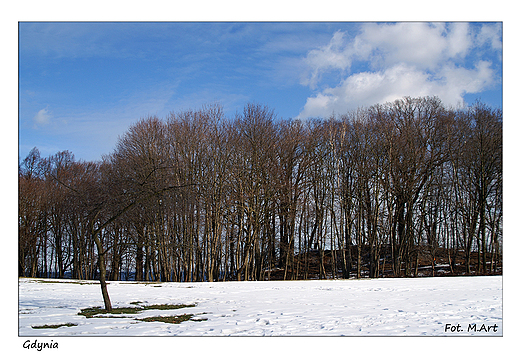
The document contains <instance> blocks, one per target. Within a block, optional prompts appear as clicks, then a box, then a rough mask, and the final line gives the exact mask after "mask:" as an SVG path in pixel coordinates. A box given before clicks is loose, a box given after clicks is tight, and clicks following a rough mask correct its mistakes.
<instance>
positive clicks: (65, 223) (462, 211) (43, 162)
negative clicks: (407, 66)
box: [18, 97, 502, 303]
mask: <svg viewBox="0 0 520 358" xmlns="http://www.w3.org/2000/svg"><path fill="white" fill-rule="evenodd" d="M18 243H19V250H18V254H19V260H18V262H19V268H18V273H19V275H20V276H30V277H60V278H61V277H65V276H66V275H67V277H69V276H70V277H72V278H78V279H97V278H99V279H101V281H102V282H101V284H102V285H103V284H104V282H105V279H107V280H121V279H135V280H161V281H217V280H221V281H224V280H265V279H270V278H274V277H277V278H283V279H300V278H303V279H305V278H310V276H311V269H312V268H313V267H318V272H317V275H318V277H320V278H326V277H332V278H350V277H351V276H356V277H362V276H369V277H379V276H382V275H383V274H385V275H392V276H396V277H402V276H415V275H417V269H418V260H419V256H420V255H422V256H424V255H426V257H429V258H430V259H431V263H432V265H434V262H435V258H436V256H437V255H438V253H439V252H440V251H441V250H442V252H444V253H447V254H448V257H449V267H448V268H447V269H448V270H451V271H452V272H455V271H456V264H457V262H463V265H464V271H465V272H466V273H477V274H488V273H492V272H494V271H495V270H496V268H497V266H498V265H500V263H501V258H502V112H501V111H500V110H498V109H492V108H489V107H487V106H486V105H484V104H482V103H476V104H474V105H473V106H470V107H466V108H463V109H449V108H446V107H445V106H443V105H442V103H441V102H440V100H439V99H438V98H435V97H434V98H431V97H427V98H403V99H401V100H397V101H395V102H392V103H386V104H381V105H376V106H372V107H369V108H360V109H358V110H356V111H353V112H350V113H346V114H343V115H341V116H334V117H331V118H328V119H309V120H305V121H302V120H296V119H293V120H283V119H279V118H277V117H276V115H275V114H274V112H273V111H272V110H271V109H269V108H268V107H265V106H261V105H257V104H248V105H246V106H245V108H244V110H243V112H242V113H239V114H237V115H236V116H235V117H234V118H226V116H225V115H224V113H223V110H222V108H221V107H220V106H218V105H215V106H208V107H203V108H202V109H199V110H195V111H185V112H180V113H171V114H170V115H169V116H168V117H167V118H166V119H159V118H157V117H148V118H145V119H142V120H140V121H138V122H137V123H135V124H134V125H132V126H131V127H130V128H129V129H128V131H127V132H126V133H124V134H123V135H122V136H121V137H120V138H119V140H118V142H117V145H116V147H115V149H114V150H113V152H111V153H110V154H108V155H106V156H104V157H103V158H102V160H101V161H98V162H85V161H78V160H75V158H74V155H73V154H72V153H70V152H68V151H64V152H59V153H57V154H55V155H53V156H50V157H47V158H43V157H41V155H40V153H39V151H38V150H37V149H36V148H35V149H33V150H32V151H31V152H30V153H29V155H28V156H27V157H26V158H25V159H24V160H23V161H21V163H20V165H19V240H18ZM475 255H476V259H475V258H472V257H474V256H475ZM313 260H314V261H313ZM316 260H317V261H316ZM326 260H328V261H327V263H328V264H327V265H325V262H326ZM280 275H281V276H280ZM105 291H106V290H105ZM106 299H107V300H108V296H107V297H106ZM105 303H107V302H106V301H105Z"/></svg>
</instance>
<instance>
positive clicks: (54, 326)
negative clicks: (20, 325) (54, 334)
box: [31, 323, 77, 329]
mask: <svg viewBox="0 0 520 358" xmlns="http://www.w3.org/2000/svg"><path fill="white" fill-rule="evenodd" d="M74 326H77V324H76V323H61V324H44V325H43V326H31V327H32V328H34V329H56V328H60V327H74Z"/></svg>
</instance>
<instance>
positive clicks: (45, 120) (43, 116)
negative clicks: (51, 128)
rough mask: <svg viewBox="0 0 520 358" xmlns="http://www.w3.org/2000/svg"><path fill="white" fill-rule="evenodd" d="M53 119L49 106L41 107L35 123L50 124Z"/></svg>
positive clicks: (35, 117)
mask: <svg viewBox="0 0 520 358" xmlns="http://www.w3.org/2000/svg"><path fill="white" fill-rule="evenodd" d="M50 119H51V115H50V113H49V111H48V110H47V108H44V109H41V110H39V111H38V113H36V115H35V116H34V118H33V120H34V123H35V125H46V124H49V120H50Z"/></svg>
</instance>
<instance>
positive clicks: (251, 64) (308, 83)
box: [18, 22, 503, 160]
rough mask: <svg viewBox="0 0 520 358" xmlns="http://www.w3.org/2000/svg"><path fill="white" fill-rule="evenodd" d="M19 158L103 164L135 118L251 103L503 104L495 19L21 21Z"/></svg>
mask: <svg viewBox="0 0 520 358" xmlns="http://www.w3.org/2000/svg"><path fill="white" fill-rule="evenodd" d="M18 46H19V50H18V51H19V52H18V55H19V57H18V135H19V138H18V151H19V152H18V156H19V159H20V160H21V159H23V158H24V157H25V156H26V155H27V154H28V153H29V151H30V150H31V149H32V148H33V147H37V148H38V149H39V150H40V152H41V155H42V156H49V155H53V154H55V153H57V152H58V151H63V150H69V151H71V152H72V153H73V154H74V155H75V157H76V159H78V160H79V159H81V160H100V159H101V158H102V155H103V154H109V153H110V152H111V151H112V150H113V149H114V147H115V144H116V142H117V139H118V136H121V135H123V134H124V133H125V131H126V130H127V129H128V128H129V126H130V125H132V124H133V123H135V122H136V121H138V120H139V119H141V118H146V117H148V116H151V115H156V116H158V117H159V118H166V117H167V116H168V114H169V113H170V112H181V111H184V110H189V109H194V110H196V109H199V108H201V107H202V106H204V105H211V104H215V103H217V104H220V105H221V106H222V107H223V108H224V110H225V113H226V114H227V115H228V116H229V117H233V116H235V114H236V113H237V112H240V111H241V110H242V109H243V108H244V105H246V104H247V103H249V102H252V103H257V104H261V105H266V106H268V107H269V108H271V109H272V110H273V111H274V112H275V114H276V115H277V117H278V118H284V119H289V118H301V119H305V118H309V117H323V118H326V117H329V116H330V115H333V114H337V115H339V114H342V113H345V112H347V111H349V110H352V109H356V108H358V107H362V106H363V107H367V106H370V105H373V104H376V103H384V102H388V101H393V100H395V99H399V98H402V97H404V96H411V97H417V96H438V97H439V98H440V99H441V100H442V102H443V103H444V104H445V105H447V106H454V107H457V106H463V105H468V104H469V105H470V104H472V103H474V101H475V100H476V99H479V100H481V101H482V102H484V103H486V104H488V105H489V106H491V107H497V108H502V83H503V77H502V63H503V57H502V23H501V22H486V23H477V22H470V23H465V22H448V23H444V22H442V23H441V22H433V23H428V22H402V23H399V22H392V23H376V22H19V24H18Z"/></svg>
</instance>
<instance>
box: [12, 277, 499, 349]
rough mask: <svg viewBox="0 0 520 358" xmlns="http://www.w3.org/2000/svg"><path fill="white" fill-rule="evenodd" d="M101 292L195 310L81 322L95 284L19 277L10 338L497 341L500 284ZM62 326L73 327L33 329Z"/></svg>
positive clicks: (293, 284)
mask: <svg viewBox="0 0 520 358" xmlns="http://www.w3.org/2000/svg"><path fill="white" fill-rule="evenodd" d="M108 290H109V294H110V297H111V300H112V305H113V307H128V306H132V302H134V303H135V302H136V301H139V302H141V304H142V305H152V304H195V307H185V308H181V309H175V310H145V311H141V312H139V313H136V314H122V315H112V317H109V318H86V317H84V316H80V315H78V312H80V310H81V309H83V308H87V307H94V306H103V300H102V297H101V290H100V287H99V284H98V283H97V282H96V281H77V280H53V279H30V278H22V279H19V292H18V294H19V302H18V304H19V314H18V325H19V326H18V334H19V336H21V337H46V336H62V337H73V336H91V337H96V336H126V337H133V336H148V337H150V336H197V337H200V336H333V337H335V336H469V335H473V336H497V337H498V336H502V277H501V276H487V277H435V278H402V279H401V278H399V279H396V278H393V279H362V280H323V281H318V280H313V281H261V282H258V281H254V282H253V281H250V282H198V283H137V282H132V281H128V282H110V283H109V285H108ZM184 313H190V314H194V316H193V318H194V319H195V320H193V319H192V320H189V321H185V322H182V323H180V324H169V323H161V322H142V321H138V320H136V318H143V317H149V316H172V315H180V314H184ZM65 323H73V324H76V326H72V327H60V328H56V329H34V328H32V327H33V326H41V325H46V324H48V325H56V324H65ZM454 327H455V328H454ZM457 327H458V329H457ZM468 328H469V330H468ZM452 330H454V331H453V332H452ZM47 341H49V340H47Z"/></svg>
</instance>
